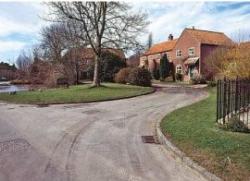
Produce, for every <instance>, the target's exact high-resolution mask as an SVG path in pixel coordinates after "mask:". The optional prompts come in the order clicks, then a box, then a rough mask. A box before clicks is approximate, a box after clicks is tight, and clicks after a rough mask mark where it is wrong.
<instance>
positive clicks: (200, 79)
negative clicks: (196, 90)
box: [190, 75, 207, 84]
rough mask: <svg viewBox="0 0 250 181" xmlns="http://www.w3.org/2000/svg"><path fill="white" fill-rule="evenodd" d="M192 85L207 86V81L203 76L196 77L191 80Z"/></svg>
mask: <svg viewBox="0 0 250 181" xmlns="http://www.w3.org/2000/svg"><path fill="white" fill-rule="evenodd" d="M190 83H191V84H206V83H207V82H206V79H205V78H204V77H203V76H202V75H195V76H194V77H193V78H192V79H191V80H190Z"/></svg>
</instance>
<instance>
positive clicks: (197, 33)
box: [184, 28, 233, 45]
mask: <svg viewBox="0 0 250 181" xmlns="http://www.w3.org/2000/svg"><path fill="white" fill-rule="evenodd" d="M184 31H187V32H188V33H189V34H190V35H191V36H192V37H194V38H195V39H196V40H198V41H199V42H201V43H202V44H210V45H228V44H232V43H233V42H232V40H231V39H230V38H228V37H227V36H226V35H225V34H224V33H222V32H216V31H208V30H199V29H193V28H186V29H185V30H184Z"/></svg>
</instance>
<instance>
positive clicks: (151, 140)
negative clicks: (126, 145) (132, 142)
mask: <svg viewBox="0 0 250 181" xmlns="http://www.w3.org/2000/svg"><path fill="white" fill-rule="evenodd" d="M141 138H142V141H143V143H154V144H157V142H156V140H155V138H154V136H142V137H141Z"/></svg>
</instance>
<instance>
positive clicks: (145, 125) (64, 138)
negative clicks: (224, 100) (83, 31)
mask: <svg viewBox="0 0 250 181" xmlns="http://www.w3.org/2000/svg"><path fill="white" fill-rule="evenodd" d="M205 95H206V93H205V92H204V91H202V90H195V89H191V88H160V89H158V90H157V91H156V92H155V93H154V94H150V95H146V96H140V97H136V98H131V99H124V100H118V101H108V102H100V103H89V104H67V105H51V106H49V107H37V106H31V105H15V104H6V103H0V181H33V180H34V181H40V180H43V181H122V180H124V181H128V180H129V181H163V180H164V181H170V180H174V181H176V180H181V181H183V180H192V181H193V180H204V178H203V177H202V176H200V175H199V174H198V173H196V172H195V171H193V170H192V169H190V168H189V167H187V166H185V165H184V164H183V163H182V162H180V161H178V160H177V159H175V158H174V156H173V155H171V154H170V152H168V151H167V150H165V149H164V148H163V146H162V145H159V144H148V143H143V142H142V138H141V136H144V135H154V134H155V123H156V120H158V119H161V118H162V117H163V116H164V115H165V114H166V113H168V112H170V111H172V110H174V109H176V108H179V107H182V106H184V105H187V104H191V103H193V102H195V101H198V100H200V99H202V98H204V96H205Z"/></svg>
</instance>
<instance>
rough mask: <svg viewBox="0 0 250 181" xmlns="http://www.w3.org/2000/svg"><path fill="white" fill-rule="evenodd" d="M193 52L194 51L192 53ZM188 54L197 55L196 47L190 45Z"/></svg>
mask: <svg viewBox="0 0 250 181" xmlns="http://www.w3.org/2000/svg"><path fill="white" fill-rule="evenodd" d="M191 52H192V53H191ZM188 55H189V56H194V55H195V48H194V47H190V48H189V49H188Z"/></svg>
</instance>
